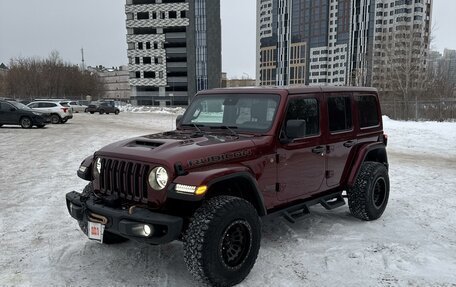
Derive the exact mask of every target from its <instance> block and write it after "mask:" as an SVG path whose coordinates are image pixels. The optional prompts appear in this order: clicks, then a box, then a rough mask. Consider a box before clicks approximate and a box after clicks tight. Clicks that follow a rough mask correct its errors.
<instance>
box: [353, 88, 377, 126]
mask: <svg viewBox="0 0 456 287" xmlns="http://www.w3.org/2000/svg"><path fill="white" fill-rule="evenodd" d="M356 101H357V102H358V115H359V126H360V127H361V128H367V127H374V126H378V125H379V119H378V110H377V98H376V97H374V96H357V97H356Z"/></svg>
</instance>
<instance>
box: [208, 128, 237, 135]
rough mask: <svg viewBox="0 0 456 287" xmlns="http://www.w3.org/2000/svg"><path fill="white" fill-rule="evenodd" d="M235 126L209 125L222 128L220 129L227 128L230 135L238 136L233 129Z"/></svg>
mask: <svg viewBox="0 0 456 287" xmlns="http://www.w3.org/2000/svg"><path fill="white" fill-rule="evenodd" d="M237 128H238V127H237V126H214V127H211V129H222V130H229V131H230V133H231V135H233V136H238V134H237V133H236V132H235V131H234V129H237Z"/></svg>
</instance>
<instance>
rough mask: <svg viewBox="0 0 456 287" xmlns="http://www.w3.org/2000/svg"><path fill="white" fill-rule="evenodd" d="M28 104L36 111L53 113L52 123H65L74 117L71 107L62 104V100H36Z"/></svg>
mask: <svg viewBox="0 0 456 287" xmlns="http://www.w3.org/2000/svg"><path fill="white" fill-rule="evenodd" d="M27 106H28V107H29V108H31V109H33V110H35V111H39V112H45V113H49V114H50V115H51V123H53V124H60V123H62V124H64V123H66V122H67V121H68V120H69V119H72V118H73V112H72V111H71V108H70V107H69V106H68V105H66V104H61V103H60V102H53V101H35V102H31V103H30V104H28V105H27Z"/></svg>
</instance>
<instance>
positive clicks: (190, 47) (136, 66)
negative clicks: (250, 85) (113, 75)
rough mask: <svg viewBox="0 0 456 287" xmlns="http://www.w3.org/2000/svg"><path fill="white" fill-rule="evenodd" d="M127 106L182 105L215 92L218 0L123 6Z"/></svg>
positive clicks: (130, 1) (133, 1) (132, 1)
mask: <svg viewBox="0 0 456 287" xmlns="http://www.w3.org/2000/svg"><path fill="white" fill-rule="evenodd" d="M125 11H126V15H127V42H128V58H129V72H130V85H131V86H132V97H131V99H132V102H133V103H136V104H139V105H187V104H188V103H189V101H190V100H191V98H192V97H193V95H194V94H195V93H196V92H197V91H200V90H205V89H210V88H216V87H220V82H221V80H220V75H221V36H220V34H221V25H220V0H127V4H126V6H125Z"/></svg>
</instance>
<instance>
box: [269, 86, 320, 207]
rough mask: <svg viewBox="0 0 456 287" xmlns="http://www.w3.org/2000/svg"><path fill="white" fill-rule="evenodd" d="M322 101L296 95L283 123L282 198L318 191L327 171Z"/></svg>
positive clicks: (287, 199)
mask: <svg viewBox="0 0 456 287" xmlns="http://www.w3.org/2000/svg"><path fill="white" fill-rule="evenodd" d="M320 117H321V112H320V102H319V101H318V99H317V98H316V97H315V96H311V95H305V96H304V95H303V96H292V97H290V99H289V101H288V107H287V115H286V118H285V122H284V123H283V128H282V133H281V137H280V139H281V140H280V142H281V143H280V144H279V147H278V149H277V158H278V164H277V167H278V183H279V184H278V186H279V188H278V189H279V190H278V198H279V200H283V201H291V200H294V199H298V198H305V197H308V196H309V195H311V194H313V193H316V192H318V191H319V190H320V189H321V188H322V185H323V180H324V175H325V147H324V146H323V145H322V142H321V129H320V123H321V118H320Z"/></svg>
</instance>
